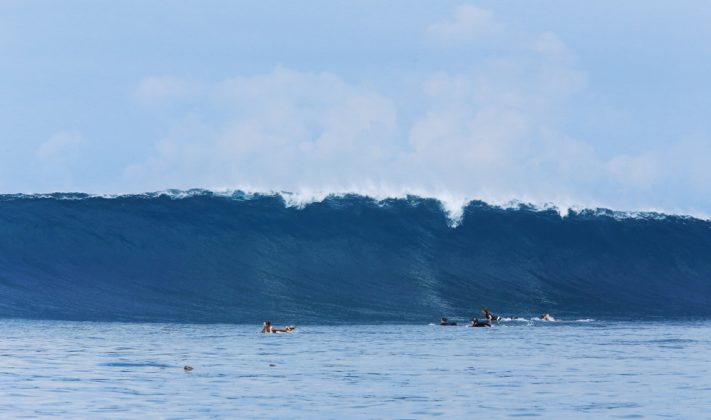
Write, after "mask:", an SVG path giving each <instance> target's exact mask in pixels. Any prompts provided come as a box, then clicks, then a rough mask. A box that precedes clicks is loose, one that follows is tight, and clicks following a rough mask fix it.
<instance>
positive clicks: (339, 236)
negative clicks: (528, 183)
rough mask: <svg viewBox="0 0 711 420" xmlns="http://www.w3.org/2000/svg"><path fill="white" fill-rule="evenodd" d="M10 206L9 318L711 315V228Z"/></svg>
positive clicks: (163, 197) (274, 204)
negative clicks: (485, 310)
mask: <svg viewBox="0 0 711 420" xmlns="http://www.w3.org/2000/svg"><path fill="white" fill-rule="evenodd" d="M183 195H184V196H182V198H176V196H174V195H171V194H152V195H134V196H119V197H113V198H102V197H93V196H88V195H83V194H52V195H46V196H38V195H5V196H0V317H20V318H36V319H37V318H39V319H72V320H111V321H156V322H158V321H175V322H235V323H242V322H250V323H252V322H253V323H258V322H260V321H261V320H262V319H267V318H269V319H272V320H273V321H275V322H302V323H304V322H306V323H308V322H327V323H332V322H353V323H356V322H365V323H367V322H386V321H395V322H431V321H436V320H437V319H438V317H439V316H441V315H448V316H450V317H453V318H457V317H459V318H465V317H466V318H468V317H470V316H476V315H478V312H479V310H480V309H481V307H482V306H488V307H489V308H491V309H492V311H494V312H495V313H500V314H502V315H507V314H515V315H520V316H531V315H537V314H540V313H541V312H544V311H545V312H550V313H553V314H554V315H556V316H557V317H565V316H570V317H572V316H576V317H578V316H580V317H594V318H597V319H600V318H605V317H610V318H614V317H657V316H666V317H672V318H674V317H708V316H711V222H708V221H703V220H698V219H693V218H688V217H680V216H663V215H655V214H645V215H640V216H638V217H621V216H620V215H619V214H617V213H614V212H610V211H603V210H596V211H592V210H586V211H577V212H575V211H571V212H570V213H569V214H568V215H567V216H566V217H561V216H560V215H559V213H558V212H557V211H555V210H537V209H534V208H531V207H528V206H525V205H524V206H520V207H518V208H514V209H503V208H499V207H494V206H490V205H487V204H485V203H483V202H476V201H474V202H470V203H469V204H468V205H467V206H466V207H465V208H464V211H463V216H462V219H461V221H460V223H459V224H457V225H456V226H454V227H453V226H452V224H451V223H450V220H448V219H447V214H446V213H445V212H444V211H443V210H442V206H441V205H440V203H439V202H438V201H436V200H433V199H425V198H417V197H408V198H404V199H388V200H382V201H376V200H373V199H370V198H366V197H362V196H355V195H348V196H340V197H335V196H331V197H328V198H326V199H325V200H323V201H320V202H314V203H311V204H308V205H305V206H304V207H302V208H296V207H292V206H288V205H286V203H285V201H284V199H283V198H282V197H281V196H279V195H253V196H248V195H245V194H242V193H235V194H232V195H218V194H215V193H210V192H205V191H199V192H191V193H190V194H183Z"/></svg>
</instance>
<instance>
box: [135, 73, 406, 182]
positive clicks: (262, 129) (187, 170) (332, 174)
mask: <svg viewBox="0 0 711 420" xmlns="http://www.w3.org/2000/svg"><path fill="white" fill-rule="evenodd" d="M203 94H204V95H205V96H206V97H207V98H208V99H207V103H205V104H203V105H205V106H208V107H210V108H212V107H218V108H219V109H220V110H221V112H223V113H225V114H226V115H227V117H226V118H225V119H224V120H221V121H219V122H217V123H214V122H207V119H206V118H203V117H201V116H199V115H189V116H187V117H185V118H183V119H182V120H181V121H178V122H177V123H176V124H175V125H174V127H173V129H172V131H171V133H170V134H169V135H168V136H166V137H165V138H164V139H162V140H161V141H160V143H159V148H158V154H157V155H156V156H154V157H153V158H151V159H150V160H148V161H146V162H143V163H139V164H136V165H132V166H131V167H130V168H128V170H127V175H128V177H129V179H130V180H132V181H134V182H143V180H144V179H145V177H146V176H148V177H149V178H150V179H153V180H155V181H156V187H158V185H159V184H162V183H163V182H165V178H168V179H169V182H170V183H171V185H173V186H181V187H187V186H192V185H206V186H210V187H218V186H236V185H240V186H242V185H246V184H249V185H260V186H265V187H268V186H271V187H276V186H278V187H279V188H289V189H299V188H300V187H307V186H310V185H314V184H319V185H323V184H327V185H333V186H337V185H340V186H343V185H347V184H348V183H350V182H351V181H352V180H354V179H356V178H360V177H364V178H367V174H363V173H362V170H363V168H364V167H367V166H368V165H376V166H377V165H378V164H379V163H382V161H383V160H384V159H387V158H388V157H389V156H392V154H393V151H392V149H393V147H394V145H393V141H394V140H395V139H396V138H397V135H396V134H395V130H396V111H395V107H394V105H393V103H392V102H391V100H390V99H388V98H386V97H384V96H383V95H380V94H378V93H377V92H374V91H371V90H368V89H363V88H361V87H359V86H352V85H349V84H347V83H345V82H343V81H342V80H340V79H339V78H338V77H336V76H334V75H332V74H328V73H308V72H298V71H294V70H289V69H286V68H283V67H278V68H276V69H275V70H274V71H272V72H270V73H268V74H263V75H257V76H251V77H235V78H232V79H229V80H225V81H222V82H219V83H216V84H214V85H212V86H208V87H207V88H206V89H205V91H204V92H203Z"/></svg>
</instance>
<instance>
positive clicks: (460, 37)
mask: <svg viewBox="0 0 711 420" xmlns="http://www.w3.org/2000/svg"><path fill="white" fill-rule="evenodd" d="M503 32H504V27H503V25H502V24H501V23H500V22H498V21H497V20H496V19H495V18H494V14H493V13H492V12H490V11H489V10H485V9H481V8H479V7H477V6H474V5H471V4H464V5H461V6H459V7H458V8H457V9H456V10H455V11H454V13H453V15H452V17H451V18H449V19H445V20H442V21H439V22H435V23H433V24H432V25H430V26H429V27H428V28H427V35H428V36H429V37H430V38H431V39H433V40H435V41H437V42H439V43H442V44H462V43H464V42H474V41H487V40H491V39H492V38H495V37H498V36H500V35H502V34H503Z"/></svg>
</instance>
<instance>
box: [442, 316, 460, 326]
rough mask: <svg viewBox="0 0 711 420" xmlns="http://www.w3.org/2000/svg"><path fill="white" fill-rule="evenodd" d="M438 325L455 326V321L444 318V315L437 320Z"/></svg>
mask: <svg viewBox="0 0 711 420" xmlns="http://www.w3.org/2000/svg"><path fill="white" fill-rule="evenodd" d="M439 325H442V326H447V327H453V326H456V325H457V323H456V322H454V321H450V320H448V319H447V318H445V317H442V319H440V320H439Z"/></svg>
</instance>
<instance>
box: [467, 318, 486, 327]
mask: <svg viewBox="0 0 711 420" xmlns="http://www.w3.org/2000/svg"><path fill="white" fill-rule="evenodd" d="M471 322H472V323H471V324H470V325H469V326H470V327H473V328H479V327H491V323H489V322H479V320H478V319H477V318H474V319H472V321H471Z"/></svg>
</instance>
